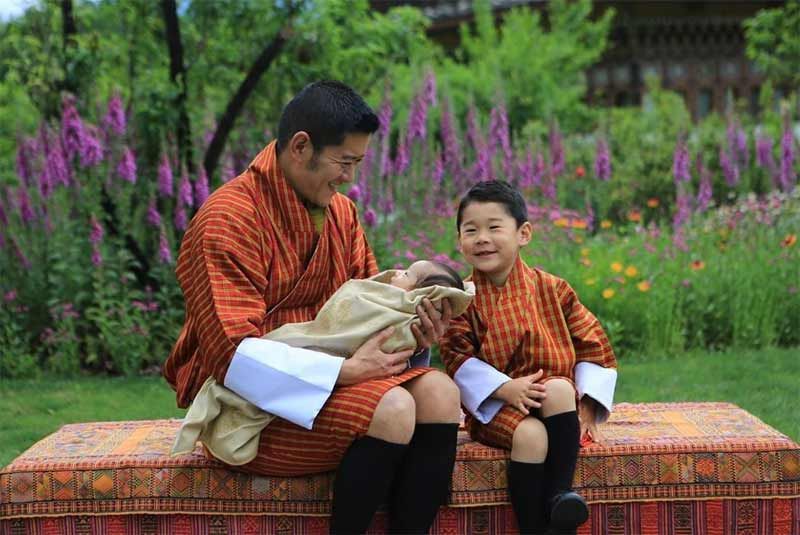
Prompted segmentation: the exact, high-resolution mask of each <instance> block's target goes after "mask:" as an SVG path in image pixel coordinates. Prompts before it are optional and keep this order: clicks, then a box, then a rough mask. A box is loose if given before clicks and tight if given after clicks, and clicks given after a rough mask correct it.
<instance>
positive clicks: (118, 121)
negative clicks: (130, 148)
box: [103, 93, 127, 136]
mask: <svg viewBox="0 0 800 535" xmlns="http://www.w3.org/2000/svg"><path fill="white" fill-rule="evenodd" d="M103 126H104V127H105V128H106V132H114V133H115V134H116V135H118V136H122V135H124V134H125V128H126V126H127V125H126V120H125V109H124V107H123V106H122V98H121V97H120V96H119V93H114V95H113V96H112V97H111V98H110V99H109V101H108V109H107V111H106V116H105V117H103Z"/></svg>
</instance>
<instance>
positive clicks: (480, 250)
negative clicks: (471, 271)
mask: <svg viewBox="0 0 800 535" xmlns="http://www.w3.org/2000/svg"><path fill="white" fill-rule="evenodd" d="M531 230H532V229H531V224H530V223H528V222H527V221H526V222H525V223H523V224H522V225H520V227H519V228H517V222H516V220H515V219H514V218H513V217H511V215H510V214H509V213H508V212H507V211H506V208H505V207H504V206H503V205H502V204H500V203H496V202H473V203H470V204H469V205H467V206H466V208H464V211H463V213H462V218H461V226H460V227H459V228H458V249H459V251H461V254H463V255H464V258H465V260H466V261H467V262H468V263H469V264H470V265H471V266H472V267H473V268H475V269H477V270H478V271H481V272H483V273H485V274H486V275H487V276H488V277H489V279H490V280H491V281H492V283H494V284H495V285H498V286H500V285H502V284H504V283H505V281H506V279H507V278H508V274H509V273H510V272H511V268H513V267H514V262H516V260H517V256H518V255H519V249H520V247H522V246H523V245H526V244H527V243H528V242H529V241H530V240H531Z"/></svg>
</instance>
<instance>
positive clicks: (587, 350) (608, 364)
mask: <svg viewBox="0 0 800 535" xmlns="http://www.w3.org/2000/svg"><path fill="white" fill-rule="evenodd" d="M558 295H559V302H560V303H561V310H562V311H563V312H564V318H565V319H566V321H567V328H568V329H569V333H570V337H571V338H572V345H573V347H574V348H575V358H576V361H577V364H576V365H575V386H576V388H577V390H578V395H579V396H580V397H581V398H582V397H583V396H589V397H590V398H592V399H593V400H595V401H596V402H597V410H596V412H595V414H596V419H597V421H598V422H604V421H606V420H607V419H608V415H609V413H610V412H611V409H612V408H613V403H614V390H615V388H616V384H617V370H616V367H617V359H616V357H615V356H614V350H613V348H612V347H611V343H610V342H609V340H608V336H606V333H605V331H604V330H603V327H602V325H600V321H599V320H598V319H597V317H595V315H594V314H592V313H591V312H590V311H589V309H588V308H586V307H585V306H584V305H583V303H581V302H580V301H579V300H578V296H577V294H576V293H575V290H573V289H572V287H570V285H569V284H567V283H566V281H561V283H560V285H559V289H558Z"/></svg>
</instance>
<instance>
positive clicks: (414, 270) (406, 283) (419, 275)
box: [389, 260, 436, 291]
mask: <svg viewBox="0 0 800 535" xmlns="http://www.w3.org/2000/svg"><path fill="white" fill-rule="evenodd" d="M435 271H436V269H435V268H434V265H433V264H431V263H430V262H428V261H427V260H419V261H417V262H414V263H413V264H411V265H410V266H408V269H406V270H400V271H398V272H397V273H396V274H395V275H394V276H393V277H392V280H390V281H389V284H391V285H392V286H395V287H397V288H402V289H403V290H406V291H410V290H413V289H414V288H416V287H417V283H418V282H419V281H421V280H423V279H424V278H425V277H428V276H429V275H432V274H433V273H434V272H435Z"/></svg>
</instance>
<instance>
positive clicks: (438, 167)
mask: <svg viewBox="0 0 800 535" xmlns="http://www.w3.org/2000/svg"><path fill="white" fill-rule="evenodd" d="M442 178H444V161H443V160H442V153H441V152H439V151H436V154H435V155H434V157H433V170H432V172H431V179H432V180H433V183H434V184H435V185H436V187H437V188H439V187H441V185H442Z"/></svg>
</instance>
